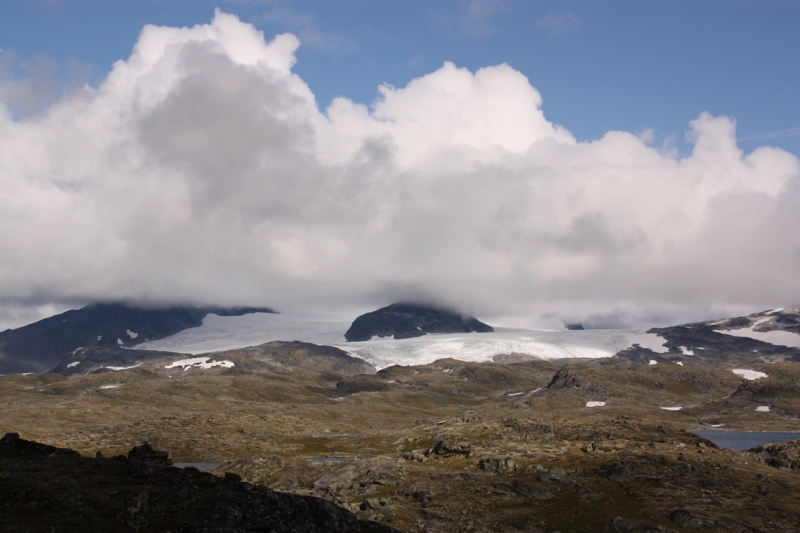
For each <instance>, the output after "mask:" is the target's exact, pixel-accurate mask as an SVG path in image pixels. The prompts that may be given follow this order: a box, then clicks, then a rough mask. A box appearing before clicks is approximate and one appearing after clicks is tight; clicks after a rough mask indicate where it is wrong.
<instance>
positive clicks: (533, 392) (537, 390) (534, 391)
mask: <svg viewBox="0 0 800 533" xmlns="http://www.w3.org/2000/svg"><path fill="white" fill-rule="evenodd" d="M546 386H547V385H545V387H546ZM543 388H544V387H539V388H538V389H536V390H533V391H531V394H536V393H537V392H539V391H540V390H542V389H543Z"/></svg>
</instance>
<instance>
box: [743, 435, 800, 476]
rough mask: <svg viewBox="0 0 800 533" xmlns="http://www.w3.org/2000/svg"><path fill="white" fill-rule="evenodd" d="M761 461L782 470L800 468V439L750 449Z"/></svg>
mask: <svg viewBox="0 0 800 533" xmlns="http://www.w3.org/2000/svg"><path fill="white" fill-rule="evenodd" d="M748 452H749V453H752V454H754V455H755V456H756V457H757V458H758V459H759V460H760V461H761V462H763V463H764V464H767V465H769V466H771V467H773V468H780V469H782V470H800V440H792V441H789V442H773V443H772V444H766V445H764V446H756V447H755V448H752V449H750V450H748Z"/></svg>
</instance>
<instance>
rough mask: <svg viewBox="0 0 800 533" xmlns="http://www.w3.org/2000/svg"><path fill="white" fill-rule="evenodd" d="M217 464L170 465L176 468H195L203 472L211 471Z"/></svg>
mask: <svg viewBox="0 0 800 533" xmlns="http://www.w3.org/2000/svg"><path fill="white" fill-rule="evenodd" d="M218 464H219V463H172V466H174V467H176V468H196V469H198V470H199V471H201V472H205V471H206V470H211V469H212V468H214V467H215V466H217V465H218Z"/></svg>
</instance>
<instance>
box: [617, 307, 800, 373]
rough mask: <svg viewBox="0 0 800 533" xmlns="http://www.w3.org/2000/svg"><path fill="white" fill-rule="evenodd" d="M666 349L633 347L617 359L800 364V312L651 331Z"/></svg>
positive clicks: (776, 311)
mask: <svg viewBox="0 0 800 533" xmlns="http://www.w3.org/2000/svg"><path fill="white" fill-rule="evenodd" d="M647 333H649V334H651V335H657V336H658V337H659V338H660V340H661V342H662V343H663V346H662V347H660V348H659V349H657V350H653V349H652V347H650V348H645V347H642V346H639V345H634V346H633V347H631V348H628V349H626V350H623V351H621V352H620V353H619V354H618V355H619V357H622V358H624V359H630V360H634V361H638V362H647V361H648V360H650V359H656V360H667V361H683V362H695V363H700V362H703V361H707V362H710V363H714V364H719V363H729V364H744V363H749V362H765V363H775V362H781V361H792V362H800V310H798V309H774V310H770V311H763V312H760V313H753V314H751V315H747V316H740V317H733V318H723V319H718V320H709V321H706V322H694V323H689V324H680V325H677V326H668V327H663V328H651V329H650V330H648V332H647Z"/></svg>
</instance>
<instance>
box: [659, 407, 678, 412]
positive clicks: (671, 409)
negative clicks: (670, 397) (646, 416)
mask: <svg viewBox="0 0 800 533" xmlns="http://www.w3.org/2000/svg"><path fill="white" fill-rule="evenodd" d="M661 409H663V410H665V411H680V410H681V409H683V407H662V408H661Z"/></svg>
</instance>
